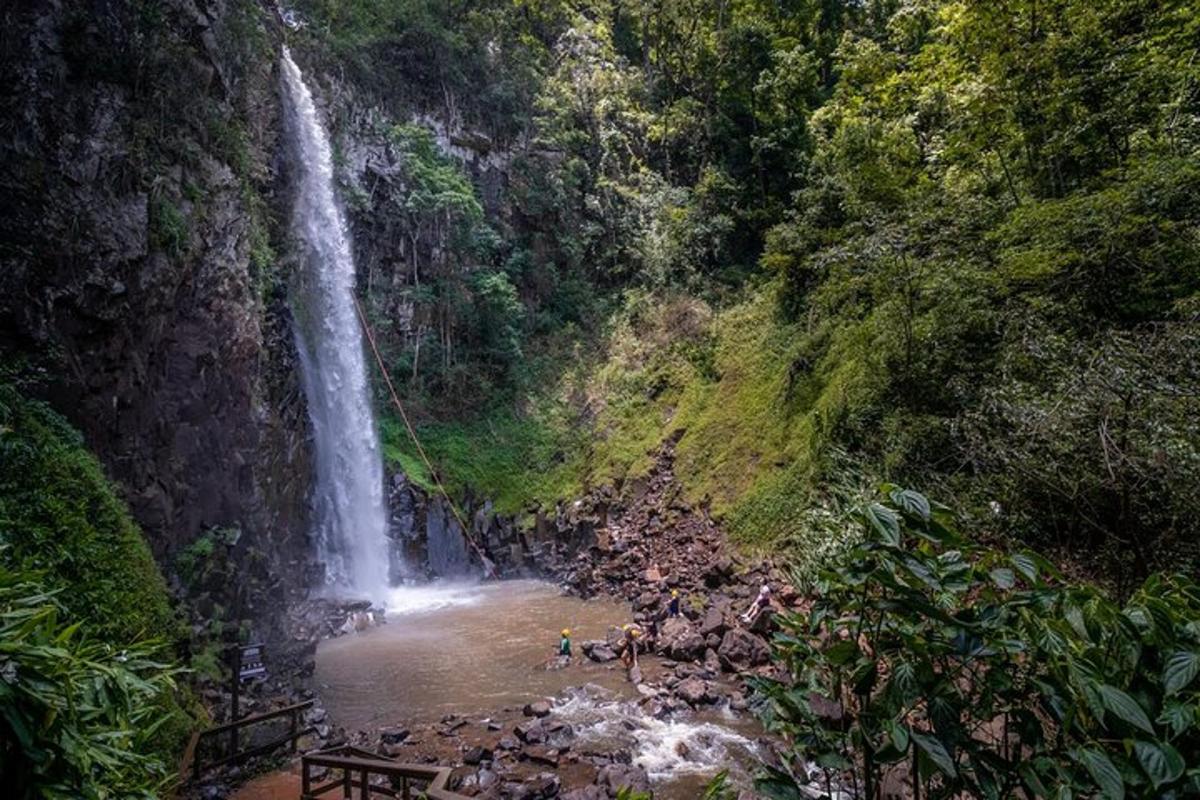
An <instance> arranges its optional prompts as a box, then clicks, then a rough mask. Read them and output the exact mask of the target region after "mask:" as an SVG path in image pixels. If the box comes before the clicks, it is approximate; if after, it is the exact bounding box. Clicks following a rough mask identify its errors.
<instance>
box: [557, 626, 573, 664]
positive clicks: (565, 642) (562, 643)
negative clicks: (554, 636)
mask: <svg viewBox="0 0 1200 800" xmlns="http://www.w3.org/2000/svg"><path fill="white" fill-rule="evenodd" d="M558 654H559V655H560V656H566V657H567V658H570V657H571V630H570V628H563V629H562V638H561V639H560V640H559V641H558Z"/></svg>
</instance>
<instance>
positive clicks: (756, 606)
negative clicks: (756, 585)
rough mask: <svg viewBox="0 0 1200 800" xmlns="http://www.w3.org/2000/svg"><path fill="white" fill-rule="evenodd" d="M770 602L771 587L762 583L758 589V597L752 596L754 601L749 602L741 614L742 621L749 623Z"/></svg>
mask: <svg viewBox="0 0 1200 800" xmlns="http://www.w3.org/2000/svg"><path fill="white" fill-rule="evenodd" d="M770 604H771V587H770V586H768V585H767V584H765V583H764V584H763V585H762V588H761V589H759V590H758V597H756V598H754V602H753V603H751V604H750V608H748V609H746V613H745V614H742V622H744V623H746V624H747V625H749V624H750V623H751V622H753V621H754V618H755V617H757V616H758V615H759V614H761V613H762V611H763V609H765V608H766V607H767V606H769V605H770Z"/></svg>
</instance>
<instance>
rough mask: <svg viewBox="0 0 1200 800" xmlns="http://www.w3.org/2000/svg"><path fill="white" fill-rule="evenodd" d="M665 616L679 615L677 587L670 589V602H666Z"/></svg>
mask: <svg viewBox="0 0 1200 800" xmlns="http://www.w3.org/2000/svg"><path fill="white" fill-rule="evenodd" d="M667 616H668V617H678V616H679V590H678V589H672V590H671V600H670V602H668V603H667Z"/></svg>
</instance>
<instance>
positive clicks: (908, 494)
mask: <svg viewBox="0 0 1200 800" xmlns="http://www.w3.org/2000/svg"><path fill="white" fill-rule="evenodd" d="M888 497H889V498H890V499H891V501H892V502H893V503H895V504H896V506H897V507H898V508H900V509H902V510H904V511H906V512H907V513H909V514H912V515H914V516H917V517H920V518H921V519H922V520H924V521H926V522H928V521H929V513H930V510H931V509H930V507H929V500H928V499H926V497H925V495H923V494H921V493H920V492H914V491H913V490H912V489H901V488H899V487H893V488H892V489H891V491H889V492H888Z"/></svg>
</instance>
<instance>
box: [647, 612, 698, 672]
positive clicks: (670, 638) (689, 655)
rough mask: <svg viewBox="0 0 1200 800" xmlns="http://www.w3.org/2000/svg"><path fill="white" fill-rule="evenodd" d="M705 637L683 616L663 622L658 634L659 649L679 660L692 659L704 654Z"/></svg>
mask: <svg viewBox="0 0 1200 800" xmlns="http://www.w3.org/2000/svg"><path fill="white" fill-rule="evenodd" d="M704 647H705V643H704V637H703V636H701V635H700V634H699V632H697V631H696V628H695V626H693V625H692V624H691V623H690V622H688V621H687V620H686V619H684V618H683V617H672V618H671V619H669V620H667V621H666V622H664V623H663V626H662V630H661V631H660V632H659V635H658V648H659V651H660V652H662V653H664V654H665V655H667V656H669V657H671V658H673V659H675V660H677V661H691V660H693V659H696V658H700V657H701V656H703V655H704Z"/></svg>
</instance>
